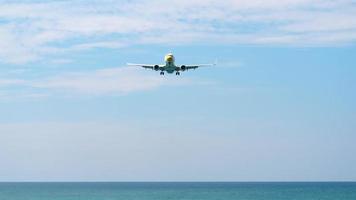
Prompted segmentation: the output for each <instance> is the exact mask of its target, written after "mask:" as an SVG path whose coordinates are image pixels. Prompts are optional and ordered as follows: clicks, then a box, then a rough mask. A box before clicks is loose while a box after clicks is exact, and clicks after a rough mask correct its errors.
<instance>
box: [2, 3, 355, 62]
mask: <svg viewBox="0 0 356 200" xmlns="http://www.w3.org/2000/svg"><path fill="white" fill-rule="evenodd" d="M355 13H356V5H355V2H354V1H352V0H334V1H328V0H327V1H325V0H285V1H277V0H264V1H262V0H255V1H247V0H227V1H223V2H222V1H217V0H204V1H203V0H198V1H190V0H180V1H178V0H173V1H170V2H169V3H167V1H163V0H154V1H148V0H141V1H125V2H122V1H120V2H118V1H112V0H104V1H96V0H90V1H85V2H84V1H59V2H58V1H43V2H41V1H39V2H38V1H37V3H19V2H16V1H15V2H12V3H8V2H4V3H2V4H1V5H0V38H1V40H0V60H1V61H2V62H11V63H26V62H30V61H35V60H38V59H42V58H43V56H44V55H47V54H54V53H56V54H58V53H62V52H66V51H73V50H74V51H78V50H84V49H91V48H98V47H99V48H120V47H123V46H130V45H134V44H187V43H199V42H204V43H209V44H214V43H227V44H262V45H265V44H268V45H271V44H272V45H298V46H300V45H339V44H350V43H353V42H354V41H355V40H356V23H355V22H356V14H355Z"/></svg>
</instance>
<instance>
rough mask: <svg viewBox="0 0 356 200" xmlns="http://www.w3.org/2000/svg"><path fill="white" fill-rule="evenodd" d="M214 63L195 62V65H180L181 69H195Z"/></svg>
mask: <svg viewBox="0 0 356 200" xmlns="http://www.w3.org/2000/svg"><path fill="white" fill-rule="evenodd" d="M215 65H216V63H214V64H197V65H182V66H181V70H183V71H184V70H188V69H196V68H198V67H209V66H215Z"/></svg>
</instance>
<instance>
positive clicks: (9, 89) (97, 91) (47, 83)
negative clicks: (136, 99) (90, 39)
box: [0, 67, 197, 99]
mask: <svg viewBox="0 0 356 200" xmlns="http://www.w3.org/2000/svg"><path fill="white" fill-rule="evenodd" d="M196 82H197V81H195V83H196ZM192 83H194V81H193V80H190V79H188V78H184V77H179V79H178V78H177V79H174V78H173V79H172V78H167V77H165V76H159V75H157V74H156V73H152V74H149V73H145V72H144V71H141V69H135V68H131V67H117V68H109V69H101V70H92V71H82V72H75V73H63V74H60V75H57V76H53V77H42V78H37V79H32V80H21V79H0V88H1V94H0V98H1V99H11V98H12V97H16V98H17V97H21V98H24V99H27V97H30V98H34V97H41V98H42V97H48V96H51V95H54V94H58V93H59V94H61V96H63V95H64V96H76V95H84V96H92V95H94V96H98V95H114V96H115V95H125V94H128V93H132V92H137V91H148V90H153V89H156V88H159V87H164V86H183V85H190V84H192ZM14 87H16V88H14Z"/></svg>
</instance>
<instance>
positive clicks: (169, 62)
mask: <svg viewBox="0 0 356 200" xmlns="http://www.w3.org/2000/svg"><path fill="white" fill-rule="evenodd" d="M164 61H165V64H163V65H151V64H135V63H127V65H128V66H139V67H143V68H146V69H152V70H155V71H161V72H160V75H164V72H165V71H166V72H167V73H169V74H172V73H173V72H176V75H180V72H183V71H188V70H190V69H196V68H198V67H204V66H214V65H216V61H215V63H214V64H197V65H181V66H177V65H176V64H175V58H174V56H173V54H172V53H169V54H167V55H166V56H165V57H164Z"/></svg>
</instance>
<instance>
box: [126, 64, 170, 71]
mask: <svg viewBox="0 0 356 200" xmlns="http://www.w3.org/2000/svg"><path fill="white" fill-rule="evenodd" d="M127 65H128V66H137V67H143V68H146V69H156V70H158V69H162V67H163V65H151V64H136V63H127Z"/></svg>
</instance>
